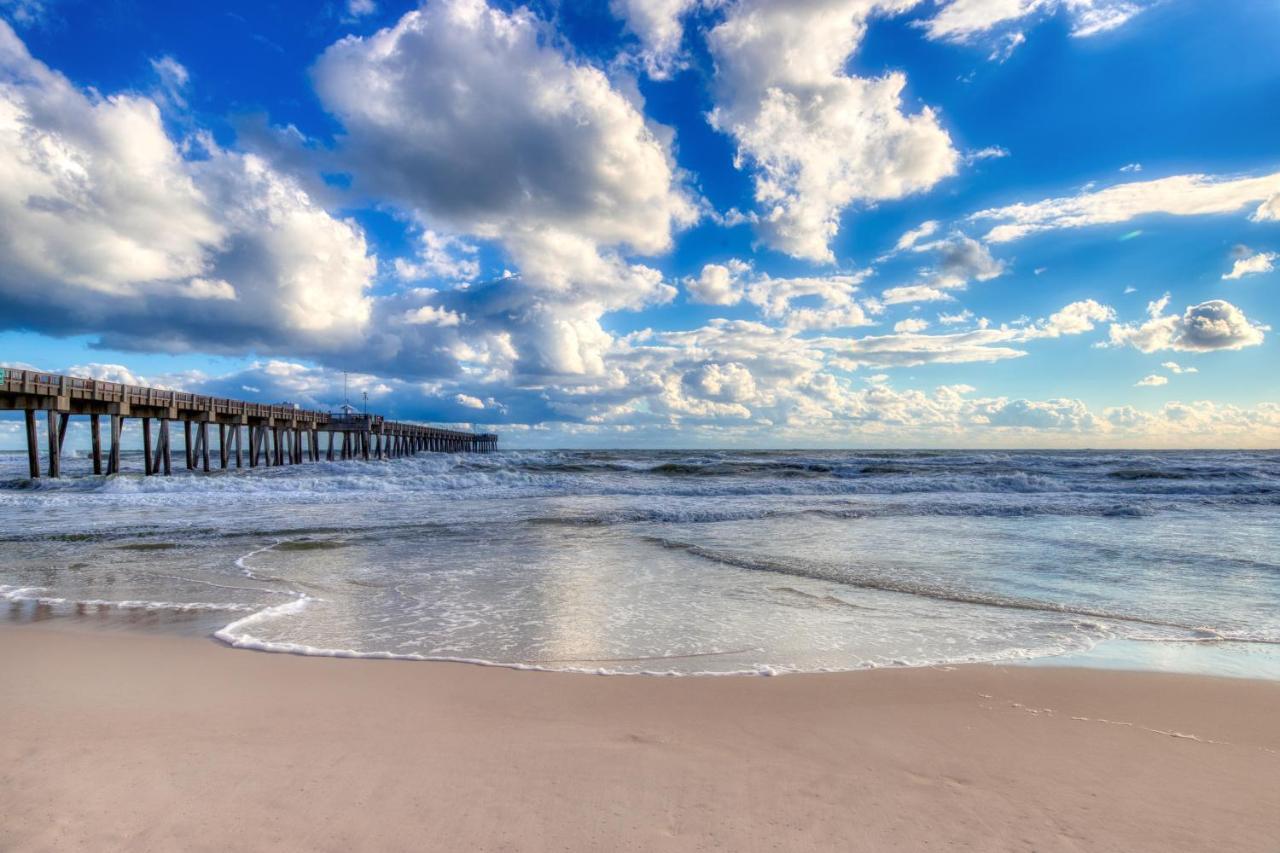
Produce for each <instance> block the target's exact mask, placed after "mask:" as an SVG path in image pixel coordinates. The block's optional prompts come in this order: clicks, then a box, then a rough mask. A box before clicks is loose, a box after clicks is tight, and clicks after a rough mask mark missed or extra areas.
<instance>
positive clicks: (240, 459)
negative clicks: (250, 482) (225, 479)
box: [231, 424, 244, 468]
mask: <svg viewBox="0 0 1280 853" xmlns="http://www.w3.org/2000/svg"><path fill="white" fill-rule="evenodd" d="M231 431H232V432H233V433H234V436H235V440H236V468H243V467H244V457H243V456H242V455H241V453H240V425H239V424H236V425H235V426H233V427H232V428H231Z"/></svg>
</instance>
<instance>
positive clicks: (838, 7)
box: [708, 0, 959, 262]
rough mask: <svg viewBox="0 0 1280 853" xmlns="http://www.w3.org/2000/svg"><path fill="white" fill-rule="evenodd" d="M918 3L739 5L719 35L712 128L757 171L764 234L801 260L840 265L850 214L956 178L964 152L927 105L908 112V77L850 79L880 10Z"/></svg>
mask: <svg viewBox="0 0 1280 853" xmlns="http://www.w3.org/2000/svg"><path fill="white" fill-rule="evenodd" d="M911 5H913V3H912V2H911V0H885V2H877V0H795V2H789V3H785V4H782V3H774V2H769V0H740V2H738V3H736V4H734V5H733V6H731V7H730V8H729V10H728V12H727V13H726V15H725V18H724V20H723V21H722V22H721V23H720V24H718V25H717V26H716V27H715V28H714V29H713V30H712V31H711V32H710V33H709V35H708V43H709V46H710V48H711V52H712V55H713V56H714V58H715V61H716V78H715V86H714V88H715V108H714V109H713V110H712V112H711V123H712V124H713V125H714V126H715V127H716V128H717V129H718V130H721V131H723V132H724V133H727V134H728V135H729V136H731V137H732V138H733V140H734V142H735V144H736V145H737V164H738V165H739V166H740V167H741V168H744V169H749V170H750V171H751V173H752V176H753V180H754V183H755V199H756V204H757V207H758V212H759V222H758V224H757V229H758V231H759V233H760V234H761V236H762V237H763V238H764V240H765V241H766V242H767V243H768V244H769V245H770V246H772V247H774V248H776V249H779V250H780V251H783V252H786V253H787V254H790V255H793V256H795V257H800V258H807V259H810V260H814V261H823V262H826V261H831V260H833V256H832V253H831V249H830V243H831V240H832V238H834V237H835V235H836V233H837V231H838V230H839V218H840V214H841V212H842V211H843V210H844V209H845V208H847V207H848V206H850V205H852V204H854V203H856V202H860V201H861V202H874V201H879V200H884V199H895V198H902V197H904V196H907V195H910V194H912V193H916V192H920V191H923V190H927V189H929V188H930V187H932V186H934V185H935V184H937V183H938V182H939V181H941V180H942V179H943V178H945V177H947V176H949V175H952V174H954V173H955V171H956V168H957V165H958V162H959V155H958V154H957V152H956V150H955V148H954V147H953V146H952V144H951V138H950V136H949V135H948V134H947V132H946V130H944V129H943V127H942V125H941V123H940V122H939V121H938V117H937V115H936V114H935V113H934V111H933V110H932V109H930V108H928V107H925V108H923V109H922V110H920V111H919V112H917V113H914V114H911V113H907V112H905V111H904V108H903V104H902V90H903V88H904V87H905V85H906V78H905V77H904V76H903V75H902V74H901V73H900V72H891V73H889V74H886V75H885V76H883V77H879V78H864V77H857V76H853V75H849V74H846V73H845V70H844V68H845V63H846V62H847V61H848V58H849V56H850V55H851V54H852V53H853V52H854V50H855V49H856V48H857V46H858V44H859V42H860V41H861V40H862V36H863V34H864V32H865V31H866V27H867V20H868V18H869V17H870V16H871V15H872V14H874V13H876V12H882V13H893V12H900V11H902V10H904V9H905V8H907V7H909V6H911Z"/></svg>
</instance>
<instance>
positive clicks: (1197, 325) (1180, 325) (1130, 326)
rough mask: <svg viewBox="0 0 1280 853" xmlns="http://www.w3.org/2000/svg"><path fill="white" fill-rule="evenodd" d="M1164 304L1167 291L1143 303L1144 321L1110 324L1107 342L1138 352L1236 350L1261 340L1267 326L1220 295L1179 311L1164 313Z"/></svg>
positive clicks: (1165, 303) (1267, 329)
mask: <svg viewBox="0 0 1280 853" xmlns="http://www.w3.org/2000/svg"><path fill="white" fill-rule="evenodd" d="M1168 305H1169V295H1168V294H1165V295H1164V296H1163V297H1162V298H1160V299H1157V300H1156V301H1154V302H1151V303H1149V304H1148V305H1147V316H1148V319H1147V321H1146V322H1144V323H1116V324H1113V325H1112V326H1111V331H1110V341H1111V343H1112V344H1113V345H1116V346H1122V345H1125V344H1128V345H1130V346H1132V347H1134V348H1135V349H1138V350H1140V351H1142V352H1156V351H1158V350H1182V351H1185V352H1209V351H1212V350H1237V349H1243V348H1244V347H1251V346H1257V345H1258V344H1261V343H1262V340H1263V338H1264V337H1265V335H1264V333H1265V332H1267V331H1269V330H1270V327H1268V326H1264V325H1260V324H1257V323H1254V322H1252V321H1251V320H1249V318H1247V317H1246V316H1245V315H1244V312H1243V311H1241V310H1240V309H1239V308H1237V307H1236V306H1234V305H1232V304H1231V303H1230V302H1227V301H1225V300H1222V299H1211V300H1209V301H1207V302H1201V303H1200V304H1199V305H1191V306H1188V307H1187V309H1186V310H1185V311H1184V312H1183V313H1181V314H1165V313H1164V312H1165V309H1166V308H1167V307H1168Z"/></svg>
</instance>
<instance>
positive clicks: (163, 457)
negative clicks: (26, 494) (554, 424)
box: [0, 368, 498, 479]
mask: <svg viewBox="0 0 1280 853" xmlns="http://www.w3.org/2000/svg"><path fill="white" fill-rule="evenodd" d="M5 410H7V411H22V412H24V413H25V415H26V436H27V457H28V461H29V463H30V471H31V477H32V478H33V479H34V478H37V477H39V476H40V448H39V442H38V435H37V429H36V417H37V413H38V412H44V413H45V416H46V417H47V418H48V435H47V444H48V451H47V461H48V475H49V476H50V477H57V476H59V475H60V474H61V457H62V445H63V442H64V440H65V439H66V435H67V424H68V423H69V421H70V419H71V417H72V416H76V415H79V416H86V415H87V416H88V418H89V431H90V439H91V441H92V454H93V473H95V474H102V473H104V465H103V442H102V435H101V421H102V418H104V417H105V418H107V419H108V425H109V434H108V444H107V446H106V465H105V473H106V474H118V473H120V443H121V436H122V435H123V433H124V430H125V427H126V424H127V422H128V421H129V420H130V419H133V420H136V421H138V422H140V424H141V427H142V446H143V454H142V456H143V473H144V474H146V475H148V476H149V475H152V474H170V473H172V471H173V454H172V451H171V445H170V435H169V433H170V428H169V424H170V423H171V422H174V421H176V422H179V423H181V424H182V429H183V433H184V439H185V441H184V442H183V450H184V452H185V457H186V458H185V459H184V460H182V461H183V463H184V465H185V467H186V468H187V469H189V470H202V471H206V472H207V471H210V470H212V468H213V467H214V466H213V464H212V459H211V456H212V454H213V452H214V449H213V448H212V445H211V442H210V431H211V428H214V427H216V429H217V433H218V442H217V447H216V453H217V455H216V459H217V467H219V468H222V469H226V468H229V467H235V468H242V467H244V464H245V457H246V455H247V457H248V466H249V467H250V468H256V467H258V466H259V465H268V466H274V465H297V464H300V463H302V462H319V461H320V460H321V459H326V460H333V459H396V458H401V457H404V456H410V455H413V454H415V453H423V452H439V453H486V452H489V451H492V450H496V449H497V446H498V436H496V435H494V434H492V433H472V432H463V431H459V430H449V429H439V428H437V427H430V426H423V425H421V424H413V423H402V422H398V421H389V420H386V419H385V418H383V417H382V416H381V415H366V414H333V413H331V412H320V411H314V410H308V409H300V408H296V407H293V406H287V405H270V404H263V403H250V402H246V401H244V400H231V399H226V398H222V397H208V396H204V395H202V394H188V393H186V392H183V391H172V390H166V389H160V388H145V387H141V386H137V385H125V384H122V383H119V382H103V381H100V380H97V379H81V378H79V377H75V376H63V375H60V374H56V373H40V372H38V371H34V370H13V369H10V368H0V411H5ZM153 421H155V422H156V429H155V430H154V431H153V430H152V422H153ZM153 433H154V435H153ZM321 433H326V434H327V435H328V446H327V447H324V448H322V447H321V441H320V435H321ZM245 434H247V435H248V437H249V441H248V447H247V451H248V452H247V454H246V453H245V450H246V448H245V446H244V444H243V436H244V435H245ZM153 438H154V440H153Z"/></svg>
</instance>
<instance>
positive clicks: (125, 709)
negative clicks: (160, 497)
mask: <svg viewBox="0 0 1280 853" xmlns="http://www.w3.org/2000/svg"><path fill="white" fill-rule="evenodd" d="M0 678H3V681H4V684H5V691H4V697H3V700H0V728H2V729H3V731H4V732H5V734H6V736H5V737H4V738H3V739H2V740H0V766H3V768H4V770H3V776H2V778H0V811H2V812H3V814H4V833H3V838H2V839H0V849H4V850H24V851H25V850H66V849H86V850H117V849H127V850H178V849H183V850H205V849H208V850H218V849H228V848H230V849H243V850H334V851H339V850H424V849H432V850H833V849H841V850H886V849H912V850H917V849H964V850H1160V851H1172V850H1187V851H1192V850H1208V849H1223V850H1227V849H1229V850H1237V851H1274V850H1277V849H1280V842H1278V841H1277V839H1280V724H1277V722H1276V721H1277V720H1278V719H1280V684H1277V683H1273V682H1259V681H1248V680H1240V679H1215V678H1205V677H1195V676H1180V675H1163V674H1153V673H1126V672H1108V671H1091V670H1083V669H1056V668H1031V667H998V666H967V667H956V668H947V669H915V670H879V671H869V672H855V673H843V674H829V675H828V674H815V675H798V676H781V677H776V678H767V677H724V678H652V677H597V676H586V675H569V674H551V673H535V672H519V671H514V670H507V669H500V668H486V667H477V666H468V665H462V664H444V663H409V662H396V661H385V662H380V661H367V660H339V659H324V658H306V657H299V656H289V655H276V654H263V653H255V652H244V651H234V650H230V649H227V648H225V647H223V646H221V645H219V644H217V643H216V642H213V641H210V640H204V639H200V638H190V637H174V636H168V635H146V634H135V633H127V632H117V631H101V630H98V631H94V630H83V629H75V628H72V629H68V628H66V627H65V626H60V625H56V624H55V625H50V624H47V623H46V624H34V625H10V626H3V627H0Z"/></svg>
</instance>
